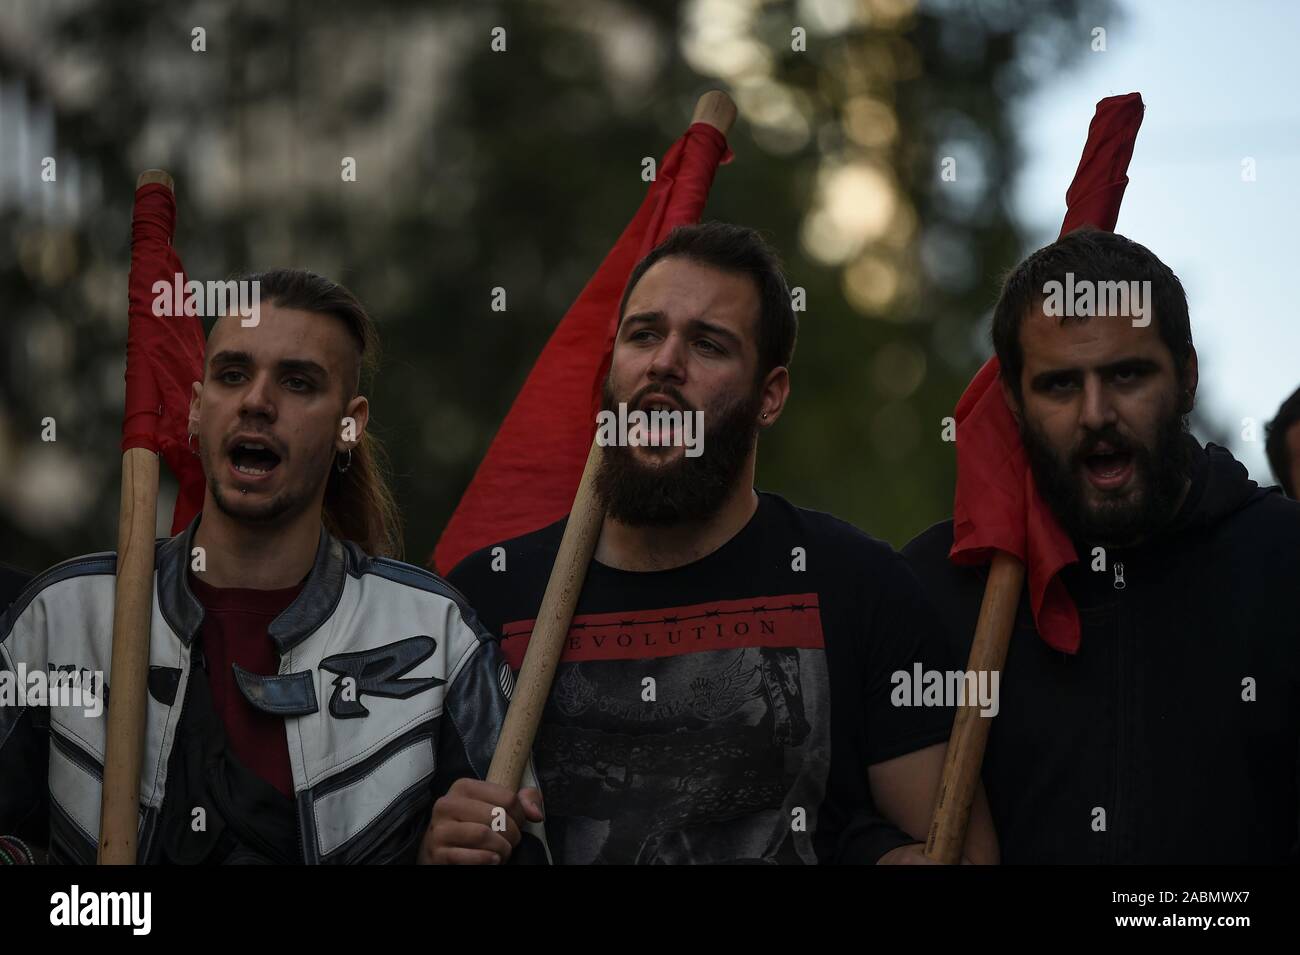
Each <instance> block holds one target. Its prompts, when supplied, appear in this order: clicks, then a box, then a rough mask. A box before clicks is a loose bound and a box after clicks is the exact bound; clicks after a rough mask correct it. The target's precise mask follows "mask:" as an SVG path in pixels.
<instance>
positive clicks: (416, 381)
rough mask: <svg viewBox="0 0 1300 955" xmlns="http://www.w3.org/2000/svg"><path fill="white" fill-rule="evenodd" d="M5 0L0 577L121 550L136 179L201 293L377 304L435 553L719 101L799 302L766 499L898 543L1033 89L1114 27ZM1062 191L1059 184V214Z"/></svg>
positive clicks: (627, 2) (942, 512)
mask: <svg viewBox="0 0 1300 955" xmlns="http://www.w3.org/2000/svg"><path fill="white" fill-rule="evenodd" d="M19 7H23V8H25V9H23V10H22V11H21V12H15V10H14V9H13V8H6V9H5V10H4V11H3V12H0V91H7V96H8V99H7V100H5V101H3V102H7V103H9V109H8V112H4V113H0V116H2V117H3V119H0V156H13V155H15V153H14V151H13V150H12V149H11V150H10V151H9V152H7V153H6V152H4V144H3V139H4V138H11V137H15V136H19V135H24V136H26V137H27V139H26V140H25V141H26V143H27V154H26V155H25V156H24V162H23V163H22V168H21V169H20V170H18V173H19V176H20V178H21V179H22V180H24V182H25V185H23V188H22V189H19V190H17V192H15V190H14V189H13V188H10V190H9V192H8V193H7V194H6V193H5V191H4V190H3V189H0V302H3V321H2V322H0V342H2V343H3V345H2V354H3V357H2V358H0V370H2V372H3V374H2V375H0V402H2V403H0V455H2V456H3V458H2V459H0V540H2V541H3V542H4V543H3V545H2V547H0V560H3V561H6V562H8V563H12V564H16V565H19V566H25V567H26V568H28V569H29V570H37V569H39V568H41V567H43V566H46V565H49V564H51V563H53V562H55V561H57V560H61V559H64V558H66V557H69V556H72V555H75V554H78V553H82V552H87V551H92V550H102V549H110V548H112V547H113V546H114V538H115V527H116V514H117V498H118V479H117V474H118V464H119V460H120V458H119V454H118V452H117V443H118V440H119V436H120V413H121V405H122V369H123V365H124V357H123V351H124V346H123V341H124V335H125V325H126V271H127V264H128V258H129V250H128V226H129V221H130V208H131V199H132V185H133V183H134V180H135V176H136V174H137V173H138V172H139V171H140V170H141V169H144V168H147V167H150V166H162V167H165V168H167V169H169V170H170V171H171V172H172V173H173V175H174V176H175V178H176V182H177V188H178V196H179V219H180V222H179V229H178V235H177V240H176V244H177V248H178V249H179V250H180V252H181V254H182V257H183V259H184V261H185V264H186V267H187V270H188V271H189V273H190V275H191V277H195V278H200V279H214V278H221V277H225V276H227V275H230V274H232V273H235V272H239V271H243V270H245V269H250V268H258V269H260V268H269V267H274V266H280V265H288V266H301V267H307V268H312V269H315V270H316V271H319V272H322V273H324V274H326V275H329V276H330V277H332V278H335V279H337V280H340V281H342V282H344V283H345V284H347V285H349V286H350V287H352V288H353V290H354V291H356V292H357V293H358V294H359V295H360V296H361V298H362V299H363V301H365V302H366V303H367V305H368V306H369V308H370V309H371V311H372V313H373V314H374V315H375V316H376V318H377V319H378V320H379V322H380V328H381V334H382V336H383V339H384V351H385V359H384V363H383V368H382V373H381V375H380V376H379V378H378V380H377V381H375V382H374V384H373V387H372V388H371V396H372V408H373V412H372V413H373V415H374V417H373V418H372V422H373V423H374V424H375V425H377V432H378V434H379V435H380V437H381V438H382V439H383V440H384V441H385V442H386V444H387V445H388V446H389V449H390V452H391V455H392V458H393V461H394V465H395V472H396V474H395V488H396V492H397V496H398V500H399V502H400V503H401V505H402V507H403V511H404V514H405V518H406V521H407V528H406V543H407V556H408V559H410V560H412V561H413V562H416V563H421V562H423V561H424V560H425V559H426V557H427V555H428V554H429V552H430V551H431V549H432V546H433V543H434V541H435V540H436V538H437V535H438V533H439V531H440V529H441V527H442V526H443V524H444V522H445V521H446V519H447V517H448V516H449V515H450V513H451V511H452V509H453V508H454V507H455V504H456V502H457V500H458V498H459V495H460V493H461V491H462V490H463V488H464V487H465V485H466V483H467V482H468V480H469V478H470V476H471V475H472V473H473V471H474V468H475V467H476V466H477V464H478V462H479V460H480V458H481V457H482V454H483V452H484V450H485V449H486V447H487V444H488V442H489V441H490V440H491V438H492V435H493V433H494V431H495V428H496V426H497V424H498V423H499V421H500V420H501V418H502V416H503V415H504V413H505V411H506V409H507V408H508V407H509V404H510V402H511V401H512V400H513V398H514V396H515V394H516V392H517V390H518V387H519V385H520V384H521V383H522V381H523V378H524V376H525V375H526V373H527V371H528V369H529V367H530V365H531V363H532V361H533V359H534V358H535V356H536V355H537V353H538V351H539V350H540V348H541V346H542V344H543V343H544V341H545V340H546V337H547V336H548V334H549V333H550V330H551V329H552V327H553V326H554V324H555V322H556V321H557V320H558V318H559V317H560V316H561V315H562V314H563V312H564V309H565V308H566V307H567V306H568V304H569V303H570V302H571V301H572V299H573V298H574V297H575V296H576V295H577V293H578V291H579V290H580V289H581V287H582V285H583V284H584V283H585V281H586V279H587V278H588V277H589V275H590V274H591V272H592V271H593V270H594V269H595V267H596V265H597V264H598V263H599V261H600V259H601V258H602V256H603V255H604V253H605V251H606V250H607V248H608V246H609V245H610V244H611V243H612V241H613V240H614V238H615V237H616V236H617V234H618V232H619V231H620V230H621V228H622V227H623V225H624V224H625V222H626V221H627V219H628V218H629V217H630V215H631V213H632V212H633V210H634V209H635V208H636V206H637V204H638V202H639V201H640V198H641V196H642V194H643V190H644V188H645V184H644V183H643V182H642V181H641V160H642V158H643V157H645V156H656V157H657V156H659V155H661V154H662V153H663V151H664V150H665V149H666V148H667V146H668V145H669V144H670V143H671V141H672V139H673V138H674V137H675V136H676V135H677V134H678V133H680V131H681V130H682V129H683V128H684V127H685V124H686V122H687V120H688V119H689V116H690V112H691V107H692V104H693V102H694V100H695V98H696V97H697V96H698V95H699V94H700V93H702V92H704V91H706V90H707V89H710V88H715V87H719V86H721V87H723V88H727V89H729V90H731V91H732V92H733V95H735V96H736V98H737V99H738V101H739V102H740V105H741V110H742V115H741V119H740V121H739V122H738V124H737V127H736V129H735V130H734V131H733V135H732V137H731V144H732V147H733V149H734V151H735V153H736V161H735V162H734V163H733V164H731V165H729V166H726V167H724V168H723V169H721V170H720V172H719V175H718V178H717V180H716V182H715V185H714V189H713V194H712V197H711V200H710V203H709V207H708V213H707V214H708V216H709V217H710V218H718V219H725V220H730V221H735V222H740V223H743V224H746V225H750V226H754V227H756V228H758V229H760V230H762V231H763V232H764V233H765V234H767V235H768V236H769V237H770V238H771V239H772V241H773V242H774V243H775V245H776V246H777V247H778V249H779V250H780V251H781V252H782V254H783V256H784V258H785V260H786V263H787V266H788V271H789V274H790V279H791V284H792V285H795V286H800V287H802V288H804V289H805V290H806V294H807V311H806V312H804V313H803V315H802V316H801V330H800V337H799V346H798V350H797V353H796V357H795V361H794V364H793V367H792V374H793V382H794V392H793V396H792V402H791V404H790V406H789V407H788V410H787V413H786V416H785V417H784V419H783V420H782V421H781V423H780V425H779V426H778V427H777V428H776V429H774V431H773V433H771V434H770V435H769V436H768V437H766V438H765V439H764V441H763V445H762V447H761V450H760V471H759V483H760V486H761V487H764V488H766V489H770V490H775V491H778V492H779V493H782V494H783V495H785V496H787V497H789V498H790V499H792V500H793V501H795V502H796V503H798V504H801V505H803V506H807V507H814V508H818V509H822V510H828V511H833V512H834V513H836V514H838V515H840V516H841V517H843V518H845V519H847V520H850V521H852V522H854V523H855V524H858V525H859V526H861V527H863V528H865V529H866V530H868V531H870V532H871V533H873V534H875V535H877V536H880V537H883V538H885V539H887V540H889V541H891V542H892V543H894V544H896V545H898V544H902V543H903V542H905V541H906V540H907V539H908V538H909V537H910V536H911V535H913V534H915V533H917V532H918V531H920V530H922V529H923V528H924V527H926V526H927V525H928V524H930V523H932V522H934V521H937V520H940V519H943V518H944V517H945V516H946V515H947V513H948V512H949V510H950V506H951V494H952V481H953V476H954V464H953V461H954V457H953V446H952V445H951V444H948V443H945V442H943V441H942V440H941V438H940V435H941V428H942V425H941V420H942V419H943V417H944V416H945V415H948V414H950V413H951V409H952V406H953V404H954V403H955V401H956V399H957V397H958V395H959V394H960V392H961V389H962V387H963V386H964V384H965V382H966V381H967V380H968V378H969V376H970V374H971V373H972V372H973V371H974V369H975V368H976V367H977V366H978V364H979V362H980V361H982V359H983V357H984V356H985V355H986V354H987V344H986V342H987V316H988V312H989V309H990V307H991V305H992V302H993V300H994V297H995V295H996V290H997V283H998V280H999V276H1000V275H1001V273H1002V272H1003V271H1004V270H1005V269H1006V268H1008V267H1009V266H1011V265H1012V264H1014V262H1015V261H1016V260H1017V258H1018V257H1019V255H1020V254H1021V253H1022V252H1023V251H1024V250H1023V247H1022V241H1021V235H1020V233H1019V232H1018V230H1017V226H1016V223H1015V222H1013V221H1012V220H1011V218H1010V217H1009V213H1008V211H1007V209H1008V201H1009V194H1010V187H1011V184H1012V182H1013V180H1014V178H1015V175H1016V171H1017V167H1018V164H1019V159H1020V152H1019V143H1018V140H1017V134H1016V129H1015V122H1014V116H1015V108H1016V105H1017V101H1018V99H1019V98H1021V97H1022V96H1023V95H1024V94H1025V93H1026V92H1028V91H1029V90H1030V89H1031V88H1032V86H1033V85H1034V84H1035V83H1036V82H1038V81H1040V80H1041V79H1042V78H1044V77H1045V76H1047V75H1049V74H1050V73H1052V72H1053V71H1056V70H1058V69H1061V68H1063V67H1066V66H1068V64H1069V63H1070V62H1071V61H1072V60H1073V59H1074V58H1077V57H1080V56H1083V55H1087V52H1088V40H1089V31H1090V29H1091V27H1092V26H1093V25H1094V24H1095V23H1096V22H1098V20H1099V18H1101V17H1103V16H1110V15H1111V14H1110V9H1109V6H1108V5H1107V2H1106V0H1096V2H1091V0H1062V2H1056V3H1050V4H1048V3H1041V2H1030V0H980V2H975V0H969V2H967V0H945V2H924V3H921V4H920V5H919V6H914V4H912V3H911V2H908V0H869V2H868V0H861V2H859V0H816V2H813V0H805V2H782V0H774V2H763V0H691V2H681V3H678V2H659V0H655V2H651V0H641V2H632V0H622V2H613V0H568V2H561V0H549V2H529V3H523V2H516V3H502V2H490V0H487V2H475V3H428V2H422V3H416V2H400V0H388V2H385V0H372V2H370V3H366V4H361V5H358V4H352V3H340V2H317V3H307V2H302V0H299V2H291V3H284V4H259V3H252V2H242V3H227V4H223V3H212V2H172V3H166V4H164V3H161V2H145V3H141V2H125V0H124V2H100V3H85V2H68V0H63V2H57V3H54V2H51V3H49V4H44V3H42V4H37V3H35V2H34V0H33V2H31V3H30V4H29V3H27V2H26V0H20V2H19ZM494 27H504V28H505V31H506V34H505V36H506V45H507V48H506V50H505V51H504V52H496V51H493V50H492V49H491V46H490V44H491V40H492V30H493V28H494ZM196 28H202V29H203V30H204V31H205V35H204V39H205V42H206V51H204V52H197V51H195V50H194V49H192V46H193V44H194V43H195V42H196V41H195V40H194V33H193V31H194V30H195V29H196ZM796 28H797V29H798V30H803V31H804V38H803V43H804V49H802V50H798V49H794V48H792V46H798V45H799V40H798V38H797V36H796V34H794V33H792V31H796ZM796 32H797V31H796ZM15 104H19V105H15ZM21 104H26V105H21ZM15 109H18V111H19V112H20V113H21V112H22V111H23V110H26V111H27V119H28V125H30V124H31V121H32V117H33V116H39V115H41V114H42V113H41V111H47V112H48V115H49V116H50V117H52V140H53V143H52V146H51V148H52V149H53V150H54V151H53V153H52V155H54V156H55V157H57V158H58V161H59V169H60V177H59V182H58V183H41V182H40V181H39V176H40V165H39V159H40V157H39V155H36V153H39V152H40V150H41V147H40V144H39V143H38V142H36V141H35V140H34V139H33V138H32V137H33V134H32V133H31V132H30V130H29V131H27V132H26V133H23V132H21V130H20V129H19V124H20V123H21V121H22V117H21V116H19V118H18V120H17V121H16V120H15ZM1084 134H1085V129H1084V128H1080V130H1079V144H1080V146H1082V143H1083V138H1084ZM14 141H15V140H13V139H12V138H11V139H10V146H11V147H12V145H13V142H14ZM345 156H351V157H354V158H355V159H356V161H357V173H358V176H357V181H356V182H355V183H349V182H343V181H342V180H341V177H340V163H341V161H342V158H343V157H345ZM945 157H949V158H951V159H953V160H954V161H955V170H956V180H955V181H948V180H945V179H944V178H943V177H942V176H941V171H942V166H943V161H944V159H945ZM69 170H75V171H76V173H77V177H78V182H79V186H78V189H79V195H78V196H77V197H76V200H77V202H78V203H79V206H78V207H77V208H75V209H73V211H72V213H70V214H64V215H55V214H53V213H51V212H50V208H49V201H48V196H46V197H45V198H44V199H42V198H41V194H40V193H39V190H40V189H47V190H56V189H63V188H68V186H67V185H66V183H67V179H68V178H69V176H68V171H69ZM1072 173H1073V169H1062V170H1061V171H1060V183H1061V185H1060V189H1061V191H1060V193H1058V194H1054V195H1050V196H1044V197H1043V201H1044V202H1050V203H1053V204H1055V205H1061V206H1063V198H1062V197H1063V193H1064V189H1065V186H1066V185H1067V183H1068V180H1069V177H1070V175H1071V174H1072ZM2 183H3V180H2V179H0V184H2ZM24 196H25V198H24ZM33 197H36V198H35V199H33ZM38 200H39V201H38ZM495 286H502V287H504V288H505V289H506V290H507V295H508V306H509V307H508V310H507V311H506V312H504V313H498V312H493V311H492V310H491V307H490V303H491V290H492V289H493V287H495ZM47 416H48V417H53V418H54V419H55V421H56V422H57V429H58V430H57V436H58V440H57V441H56V442H53V443H48V442H42V441H41V428H42V424H41V422H42V419H44V418H46V417H47ZM168 516H169V515H168Z"/></svg>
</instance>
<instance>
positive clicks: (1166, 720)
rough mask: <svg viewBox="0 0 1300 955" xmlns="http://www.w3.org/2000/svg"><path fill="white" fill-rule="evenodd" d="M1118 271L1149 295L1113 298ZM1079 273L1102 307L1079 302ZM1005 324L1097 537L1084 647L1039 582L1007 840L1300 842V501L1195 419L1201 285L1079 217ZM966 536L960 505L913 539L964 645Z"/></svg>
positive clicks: (1023, 418) (1050, 444) (1006, 692)
mask: <svg viewBox="0 0 1300 955" xmlns="http://www.w3.org/2000/svg"><path fill="white" fill-rule="evenodd" d="M1115 282H1123V283H1125V284H1124V285H1123V286H1115V285H1102V284H1101V283H1115ZM1055 283H1061V284H1060V285H1057V284H1055ZM1129 283H1137V284H1129ZM1146 283H1150V284H1146ZM1089 285H1091V288H1090V289H1089V290H1088V291H1087V292H1086V293H1085V292H1084V291H1083V290H1084V289H1085V287H1087V286H1089ZM1121 287H1122V288H1124V289H1126V290H1128V291H1129V292H1131V293H1132V294H1131V296H1130V298H1129V302H1128V304H1129V306H1130V307H1129V308H1127V309H1124V308H1121V309H1119V310H1118V311H1120V312H1123V313H1125V314H1113V313H1111V314H1104V313H1105V312H1106V311H1107V310H1106V309H1099V308H1097V305H1098V303H1099V302H1104V301H1105V299H1107V298H1108V297H1112V298H1113V297H1114V296H1113V290H1114V289H1116V288H1121ZM1061 288H1066V289H1072V290H1073V291H1072V293H1071V294H1072V295H1076V294H1077V295H1078V296H1080V297H1079V298H1077V299H1074V300H1073V304H1074V305H1084V304H1088V305H1090V306H1091V307H1090V308H1069V309H1065V310H1064V311H1065V313H1066V314H1065V315H1064V316H1062V311H1063V310H1062V309H1058V308H1054V307H1053V304H1052V303H1051V296H1052V295H1053V293H1055V292H1059V290H1060V289H1061ZM1085 294H1086V295H1087V296H1088V297H1089V298H1090V299H1091V301H1090V302H1085V300H1084V298H1083V296H1084V295H1085ZM1058 304H1059V302H1058ZM1071 312H1073V314H1070V313H1071ZM993 339H994V346H995V348H996V351H997V354H998V358H999V360H1000V362H1001V365H1002V386H1003V392H1004V396H1005V398H1006V400H1007V404H1008V406H1009V407H1010V408H1011V410H1012V413H1013V414H1014V415H1015V417H1016V419H1017V421H1018V422H1019V425H1020V431H1021V437H1022V440H1023V442H1024V446H1025V450H1026V452H1027V454H1028V457H1029V460H1030V464H1031V467H1032V470H1033V475H1034V480H1035V483H1036V485H1037V487H1038V489H1039V491H1040V492H1041V494H1042V496H1043V498H1044V500H1045V501H1046V502H1047V504H1048V505H1049V506H1050V507H1051V509H1052V511H1053V513H1054V514H1055V515H1056V517H1057V518H1058V520H1059V521H1060V523H1061V525H1062V527H1063V528H1064V529H1065V530H1066V531H1067V532H1068V533H1069V534H1070V536H1071V538H1072V539H1073V541H1074V545H1075V548H1076V552H1077V554H1078V556H1079V561H1078V563H1075V564H1072V565H1070V566H1069V567H1067V568H1066V569H1065V570H1064V571H1063V573H1062V579H1063V581H1064V584H1065V586H1066V588H1067V589H1068V590H1069V593H1070V595H1071V597H1072V598H1073V600H1074V602H1075V604H1076V606H1077V607H1078V609H1079V615H1080V620H1081V625H1082V642H1081V646H1080V648H1079V650H1078V652H1077V653H1075V654H1065V653H1061V652H1059V651H1056V650H1053V649H1052V648H1051V647H1049V646H1048V645H1047V643H1045V642H1044V641H1043V640H1042V639H1040V637H1039V635H1038V633H1037V632H1036V630H1035V626H1034V621H1033V618H1032V615H1031V614H1030V611H1029V605H1028V600H1027V598H1025V597H1023V596H1022V602H1021V607H1020V610H1019V612H1018V615H1017V619H1016V624H1015V630H1014V632H1013V634H1012V638H1011V645H1010V649H1009V652H1008V654H1007V661H1006V665H1005V667H1004V670H1003V672H1002V676H1001V684H1000V686H1001V699H1000V701H999V702H1000V711H999V715H998V716H997V717H996V719H995V721H994V723H993V726H992V730H991V735H990V738H989V744H988V750H987V753H986V756H985V760H984V773H983V778H984V785H985V788H986V790H987V792H988V798H989V803H990V805H991V808H992V811H993V818H994V823H995V826H996V829H997V833H998V836H999V840H1000V842H1001V849H1002V860H1003V861H1004V862H1006V863H1027V862H1028V863H1044V862H1046V863H1175V864H1176V863H1278V862H1294V861H1296V859H1297V855H1298V851H1297V807H1298V806H1300V789H1298V784H1297V766H1298V763H1300V505H1297V504H1296V503H1294V502H1291V501H1287V500H1285V499H1284V498H1283V497H1282V495H1281V494H1278V493H1277V492H1276V490H1275V489H1271V490H1270V491H1268V492H1265V491H1263V490H1261V489H1260V488H1259V487H1258V486H1257V485H1256V484H1255V483H1254V482H1253V481H1251V480H1250V479H1249V478H1248V476H1247V474H1246V470H1245V468H1244V467H1242V466H1241V465H1240V464H1238V463H1237V462H1236V461H1235V460H1234V459H1233V457H1232V455H1231V454H1229V453H1228V451H1226V450H1225V449H1223V448H1220V447H1216V446H1214V445H1207V446H1205V447H1202V446H1201V445H1200V444H1199V443H1198V442H1197V441H1196V440H1195V439H1194V438H1192V437H1191V435H1190V434H1188V433H1187V426H1186V416H1187V414H1188V413H1189V412H1190V411H1191V410H1192V407H1193V404H1194V402H1195V395H1196V384H1197V361H1196V352H1195V350H1194V348H1193V346H1192V337H1191V329H1190V325H1189V322H1188V316H1187V299H1186V295H1185V294H1184V292H1183V288H1182V285H1181V284H1180V283H1179V281H1178V279H1177V277H1176V276H1175V275H1174V274H1173V272H1171V271H1170V270H1169V268H1168V267H1167V266H1165V265H1164V264H1163V263H1162V262H1161V261H1160V260H1159V259H1157V258H1156V257H1155V256H1154V255H1153V254H1152V253H1151V252H1150V251H1149V250H1147V249H1146V248H1144V247H1142V246H1140V245H1138V244H1137V243H1135V242H1132V241H1130V240H1128V239H1126V238H1124V237H1123V236H1119V235H1114V234H1112V233H1105V232H1099V231H1095V230H1087V231H1083V232H1075V233H1072V234H1070V235H1067V236H1065V237H1064V238H1062V239H1060V240H1058V241H1057V242H1055V243H1053V244H1052V245H1049V246H1047V247H1046V248H1044V249H1040V250H1039V251H1038V252H1035V253H1034V254H1033V255H1031V256H1030V257H1029V258H1028V259H1026V260H1025V261H1024V262H1023V263H1021V264H1020V265H1019V266H1018V267H1017V268H1016V269H1015V270H1014V271H1013V272H1012V273H1011V275H1010V276H1009V277H1008V279H1007V281H1006V284H1005V286H1004V288H1003V291H1002V296H1001V299H1000V301H999V302H998V305H997V308H996V310H995V312H994V320H993ZM951 546H952V522H951V521H946V522H944V523H942V524H938V525H936V526H934V527H932V528H930V529H929V530H927V531H926V532H924V533H923V534H921V535H920V536H919V537H917V538H916V539H915V540H914V541H912V542H911V544H909V545H908V546H907V548H906V549H905V551H904V553H905V555H906V556H907V558H908V560H909V561H910V562H911V564H912V567H913V569H914V570H915V571H916V572H917V574H918V576H919V577H920V578H921V581H922V585H923V587H924V588H926V589H927V590H928V591H929V593H930V596H931V598H932V601H933V602H934V604H935V605H936V606H937V607H938V608H939V610H940V612H941V614H942V615H943V616H944V617H945V623H946V625H947V631H948V635H949V637H950V639H951V640H952V641H953V644H954V649H955V652H957V653H959V654H963V655H964V654H967V653H968V652H969V649H970V643H971V637H972V635H973V633H974V629H975V621H976V617H977V615H978V612H979V607H980V600H981V597H982V594H983V589H984V579H985V576H986V574H985V571H984V570H983V569H980V570H976V569H969V568H960V567H956V566H954V565H953V564H951V563H950V562H949V560H948V551H949V549H950V548H951Z"/></svg>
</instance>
